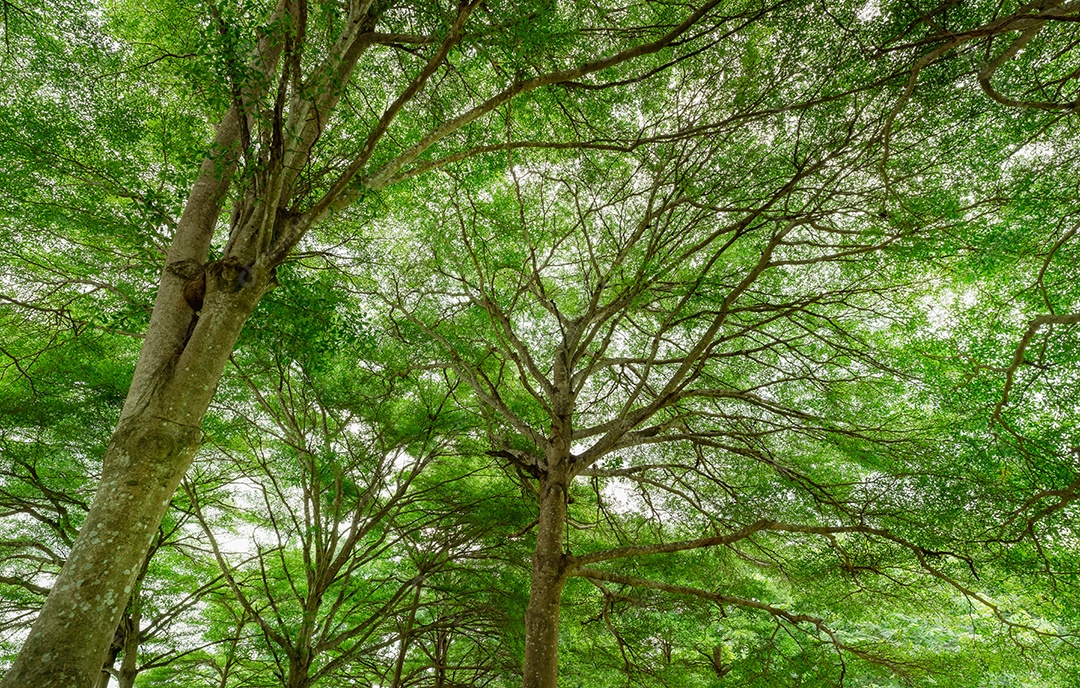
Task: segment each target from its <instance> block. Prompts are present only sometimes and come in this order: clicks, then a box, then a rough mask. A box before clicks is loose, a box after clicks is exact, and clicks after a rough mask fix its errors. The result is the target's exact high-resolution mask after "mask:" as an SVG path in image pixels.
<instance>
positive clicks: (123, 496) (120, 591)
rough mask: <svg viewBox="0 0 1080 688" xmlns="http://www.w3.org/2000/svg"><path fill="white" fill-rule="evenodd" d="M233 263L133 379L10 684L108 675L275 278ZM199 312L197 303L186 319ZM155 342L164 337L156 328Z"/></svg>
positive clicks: (75, 687) (30, 687) (89, 680)
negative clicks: (143, 574) (249, 327)
mask: <svg viewBox="0 0 1080 688" xmlns="http://www.w3.org/2000/svg"><path fill="white" fill-rule="evenodd" d="M166 272H168V268H166ZM234 272H237V271H230V270H227V269H222V270H220V271H218V272H217V274H215V275H213V276H212V277H209V278H208V279H209V282H210V283H209V284H208V293H207V295H206V304H205V307H204V308H203V311H202V314H201V315H200V316H199V317H198V319H197V321H196V323H197V324H196V326H195V327H194V329H193V330H192V334H191V336H190V339H189V340H188V341H187V342H186V343H185V342H183V341H175V340H174V341H172V342H169V343H168V345H169V346H171V347H173V349H172V357H171V358H170V359H169V360H167V361H166V362H165V364H164V365H162V366H161V367H160V368H159V369H158V370H157V371H156V374H155V375H143V376H141V378H139V377H137V381H138V382H139V384H138V385H136V384H133V385H132V388H131V390H130V391H129V393H128V402H127V405H126V406H125V409H124V411H125V412H124V414H123V415H122V416H121V419H120V422H119V424H118V426H117V429H116V432H115V434H114V435H113V437H112V440H111V441H110V442H109V446H108V448H107V449H106V453H105V460H104V465H103V470H102V479H101V483H100V484H99V485H98V489H97V493H96V494H95V496H94V501H93V504H92V506H91V508H90V512H89V515H88V516H87V519H86V523H85V524H84V525H83V527H82V530H81V531H80V532H79V536H78V538H77V539H76V541H75V545H74V546H73V547H72V551H71V556H70V557H68V560H67V563H66V564H65V566H64V568H63V569H62V570H61V571H60V575H59V576H58V577H57V579H56V583H55V584H54V586H53V589H52V593H51V594H50V595H49V597H48V598H47V599H46V601H45V606H44V607H43V608H42V610H41V614H40V615H39V616H38V619H37V621H36V622H35V624H34V627H33V628H32V629H31V631H30V635H29V637H28V638H27V640H26V643H25V644H24V645H23V648H22V651H21V652H20V653H19V656H18V658H17V659H16V661H15V664H14V666H12V668H11V670H10V671H9V672H8V674H7V676H5V678H4V681H3V683H2V684H0V685H2V686H3V688H15V687H18V688H41V687H45V686H57V687H60V686H63V687H64V688H69V687H70V688H82V687H87V688H89V686H91V685H93V683H94V681H95V679H96V678H97V676H98V675H99V674H100V672H101V668H102V665H103V664H104V661H105V659H106V652H107V650H108V647H109V644H110V643H111V641H112V638H113V633H114V631H115V629H116V626H117V624H118V623H119V621H120V617H121V614H122V613H123V611H124V608H125V606H126V604H127V601H128V598H129V597H130V595H131V590H132V587H133V586H134V584H135V579H136V577H137V576H138V574H139V572H140V571H141V570H142V566H143V562H144V560H145V557H146V552H147V549H148V547H149V546H150V542H151V540H152V539H153V538H154V537H155V535H156V534H157V529H158V526H159V525H160V523H161V519H162V517H163V516H164V514H165V509H166V508H167V507H168V505H169V501H170V499H171V498H172V495H173V492H175V491H176V488H177V486H178V485H179V483H180V479H181V477H183V475H184V473H185V471H187V468H188V466H189V465H190V463H191V460H192V458H194V456H195V452H196V450H197V449H198V447H199V441H200V435H201V431H200V427H201V425H202V420H203V415H204V414H205V413H206V409H207V407H208V406H209V403H210V399H211V398H212V396H213V394H214V391H215V389H216V388H217V384H218V380H219V379H220V377H221V373H222V370H223V369H224V366H225V363H226V361H228V358H229V355H230V353H231V352H232V349H233V346H234V345H235V344H236V340H237V338H238V336H239V334H240V330H241V328H242V327H243V324H244V322H245V321H246V320H247V318H248V316H250V314H251V312H252V311H253V310H254V308H255V305H256V304H257V303H258V301H259V299H260V298H261V297H262V295H263V293H264V291H265V289H266V287H267V285H268V283H269V276H268V275H266V274H258V272H257V271H256V273H254V274H252V275H248V276H245V277H243V278H242V279H241V275H240V274H239V273H238V272H237V274H233V273H234ZM240 282H247V284H246V285H242V284H240ZM194 317H195V316H194V314H193V313H192V312H191V310H190V309H189V310H188V311H187V314H186V318H187V320H188V321H189V322H191V321H192V319H193V318H194ZM150 345H154V348H155V349H158V348H159V347H161V346H162V342H160V341H150V335H148V340H147V343H146V345H144V347H145V346H150ZM158 350H159V349H158ZM76 638H77V639H79V642H72V639H76Z"/></svg>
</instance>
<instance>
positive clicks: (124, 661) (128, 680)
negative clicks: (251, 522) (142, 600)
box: [116, 591, 142, 688]
mask: <svg viewBox="0 0 1080 688" xmlns="http://www.w3.org/2000/svg"><path fill="white" fill-rule="evenodd" d="M135 594H136V595H138V591H136V593H135ZM135 600H136V601H138V598H137V597H136V598H135ZM124 624H125V629H124V655H123V657H122V658H121V659H120V671H118V672H117V674H116V683H117V685H118V688H135V677H136V676H138V675H139V643H140V642H141V641H142V638H141V637H140V633H139V627H140V626H142V614H141V613H140V612H139V609H138V607H136V608H135V609H133V610H132V611H131V614H130V615H129V616H128V617H127V618H126V619H124Z"/></svg>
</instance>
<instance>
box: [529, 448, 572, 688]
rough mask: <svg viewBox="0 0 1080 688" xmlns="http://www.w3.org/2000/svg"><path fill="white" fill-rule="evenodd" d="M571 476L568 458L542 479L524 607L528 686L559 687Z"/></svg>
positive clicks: (552, 468)
mask: <svg viewBox="0 0 1080 688" xmlns="http://www.w3.org/2000/svg"><path fill="white" fill-rule="evenodd" d="M568 480H569V476H568V473H567V467H566V463H565V460H559V461H558V463H556V464H555V465H553V466H550V468H549V470H548V472H547V475H545V476H544V477H543V478H542V479H541V481H540V517H539V522H538V523H537V530H536V549H535V550H534V551H533V561H532V587H531V589H530V591H529V606H528V608H527V609H526V611H525V666H524V675H525V681H524V685H525V688H556V686H557V685H558V680H559V608H560V605H561V603H562V591H563V585H564V584H565V583H566V557H565V556H564V554H563V544H562V538H563V529H564V528H565V527H566V495H567V485H568Z"/></svg>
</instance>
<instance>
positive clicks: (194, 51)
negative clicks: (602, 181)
mask: <svg viewBox="0 0 1080 688" xmlns="http://www.w3.org/2000/svg"><path fill="white" fill-rule="evenodd" d="M5 7H7V5H5ZM153 9H155V10H160V12H159V14H160V16H161V17H162V18H163V19H164V21H165V24H158V25H155V24H154V23H153V22H140V21H135V20H133V19H132V18H131V17H130V15H128V14H127V13H129V12H130V11H131V8H128V7H125V6H122V5H118V6H116V7H115V9H114V10H113V12H111V13H107V14H103V12H102V11H101V10H100V9H99V8H97V7H96V6H93V5H89V4H87V5H80V4H78V3H75V4H74V5H73V6H72V7H70V8H68V9H67V11H64V12H60V11H59V10H58V9H56V8H51V11H50V13H49V15H47V16H44V17H38V16H32V17H29V18H21V15H20V14H19V13H18V12H15V13H13V14H10V15H8V19H9V23H8V25H7V27H6V29H7V35H8V36H14V37H15V38H16V40H14V41H13V42H12V46H13V47H12V51H13V54H14V57H13V58H12V60H13V61H14V62H16V63H17V67H18V68H19V71H20V73H21V72H23V70H25V71H26V75H25V78H22V79H20V80H19V81H9V82H8V84H7V95H6V97H5V108H6V115H5V133H4V136H5V139H9V140H10V141H11V142H12V143H10V144H8V145H9V147H10V148H11V149H12V151H13V153H14V155H13V156H12V160H16V159H17V160H19V161H20V162H19V163H17V164H15V165H14V169H16V170H17V171H19V172H22V171H23V170H31V169H32V170H33V171H30V172H28V173H26V174H23V175H22V176H20V175H16V176H20V179H19V181H20V182H21V183H19V184H16V185H13V186H12V187H11V188H13V189H15V190H16V193H17V194H18V195H19V196H20V197H19V199H18V203H19V205H20V206H27V205H34V204H36V205H37V206H38V207H47V208H49V209H50V211H49V213H47V214H42V215H39V216H38V219H39V220H41V222H37V223H34V224H35V230H36V229H37V228H38V227H40V226H42V225H46V226H48V227H49V229H50V231H53V232H54V233H55V234H56V235H58V236H59V237H61V238H62V240H63V241H68V242H72V241H73V240H76V237H79V236H80V235H81V234H82V233H84V232H85V230H83V229H81V228H79V229H71V228H68V227H65V226H63V225H58V224H56V223H55V221H56V220H57V219H63V220H66V219H71V218H72V217H75V218H76V219H78V220H82V219H83V218H81V217H78V216H79V215H80V213H81V210H80V209H81V208H85V207H87V206H88V204H89V203H90V196H88V195H84V194H83V193H82V192H83V191H84V190H89V191H90V193H93V194H97V195H98V196H100V197H102V198H103V200H105V201H106V203H107V206H106V207H108V208H110V209H111V208H117V209H122V208H124V207H125V203H124V202H122V201H121V200H120V199H131V200H132V201H133V202H134V203H135V205H137V206H140V205H141V206H142V207H143V208H146V209H148V211H152V212H148V213H147V214H148V215H150V216H154V217H155V219H154V220H153V221H152V222H149V223H147V224H148V226H146V228H145V229H144V230H143V232H142V235H141V236H139V237H132V235H131V233H130V232H125V237H126V238H128V239H130V243H133V244H138V243H142V244H143V245H144V246H146V247H147V249H148V252H149V253H150V254H151V255H153V254H154V252H155V250H160V249H161V248H165V246H167V249H166V250H165V252H164V261H163V262H164V265H163V267H161V268H160V271H159V277H158V279H157V284H156V291H155V293H154V296H153V308H152V314H151V316H150V320H149V323H148V324H147V326H146V334H145V337H144V338H143V342H142V348H141V351H140V354H139V360H138V363H137V365H136V367H135V371H134V373H133V378H132V382H131V386H130V389H129V391H128V395H127V398H126V400H125V403H124V408H123V411H122V413H121V416H120V420H119V422H118V424H117V427H116V431H115V433H114V434H113V436H112V439H111V440H110V442H109V446H108V449H107V450H106V452H105V457H104V460H103V470H102V479H101V481H100V483H99V485H98V488H97V493H96V496H95V499H94V501H93V503H92V506H91V509H90V512H89V514H88V517H87V520H86V523H85V525H84V526H83V528H82V530H81V531H80V534H79V537H78V539H77V540H76V542H75V544H74V546H73V548H72V553H71V556H70V557H69V558H68V560H67V563H66V564H65V566H64V569H63V570H62V572H61V574H60V576H59V577H58V579H57V581H56V584H55V585H54V586H53V589H52V591H51V593H50V595H49V597H48V599H47V601H46V604H45V607H44V608H43V610H42V613H41V614H40V616H39V617H38V620H37V622H36V623H35V625H34V628H33V630H32V631H31V634H30V636H29V638H28V639H27V641H26V644H25V646H24V650H23V652H22V653H21V654H20V657H19V659H18V660H17V661H16V663H15V665H14V667H13V668H12V670H11V671H10V672H9V674H8V675H7V677H6V679H5V683H4V685H6V686H15V685H39V684H65V685H80V686H86V685H89V684H90V683H91V682H92V681H93V678H94V677H95V676H96V675H97V673H98V671H99V670H100V660H101V657H102V656H103V654H104V651H105V648H106V647H107V645H108V644H109V642H110V639H111V636H112V633H113V631H114V629H115V628H116V624H117V621H118V619H119V618H120V615H121V613H122V611H123V609H124V606H125V603H126V600H127V596H128V595H129V593H130V590H131V586H132V583H133V581H134V577H135V576H136V575H137V572H138V570H139V567H140V565H141V562H142V561H143V559H144V557H145V553H146V550H147V547H148V543H149V542H150V539H151V538H152V537H153V534H154V533H155V532H156V530H157V525H158V523H159V522H160V520H161V518H162V514H163V513H164V509H165V507H166V506H167V504H168V502H169V498H170V496H171V495H172V494H173V492H174V491H175V490H176V487H177V485H178V484H179V482H180V480H181V478H182V477H183V475H184V472H185V471H186V469H187V467H188V465H189V464H190V462H191V460H192V458H193V456H194V455H195V452H196V451H197V449H198V446H199V440H200V426H201V424H202V419H203V417H204V415H205V413H206V409H207V406H208V405H209V403H210V400H211V398H212V397H213V394H214V390H215V388H216V386H217V383H218V380H219V378H220V376H221V373H222V370H223V368H224V366H225V364H226V362H227V360H228V358H229V355H230V353H231V352H232V349H233V347H234V345H235V343H236V341H237V338H238V337H239V334H240V331H241V329H242V328H243V325H244V323H245V322H246V321H247V319H248V318H249V317H250V315H251V313H252V312H253V311H254V309H255V308H256V306H257V305H258V303H259V302H260V300H261V299H262V297H263V296H264V295H265V294H266V293H267V291H268V290H270V289H271V288H273V286H274V284H275V279H276V278H275V270H276V268H277V267H278V266H279V265H280V264H281V263H282V262H283V261H284V260H286V259H287V258H288V257H289V255H290V254H291V253H292V252H293V251H294V250H296V248H297V246H299V245H300V244H301V242H302V241H304V239H305V236H306V235H307V234H308V233H309V231H310V230H311V229H312V228H313V227H316V226H320V227H325V228H326V229H325V231H326V236H327V237H328V238H329V237H332V236H333V235H334V230H333V228H334V227H340V226H341V223H342V222H344V221H345V220H347V219H355V218H357V214H356V213H354V212H353V211H351V210H350V208H351V207H352V206H354V205H355V204H357V203H361V204H366V203H368V202H369V201H368V199H371V198H374V197H375V196H376V195H377V194H378V193H379V192H380V191H381V190H382V189H385V188H386V187H388V186H390V185H392V184H394V183H396V182H398V181H399V180H401V179H404V178H408V177H411V176H414V175H417V174H420V173H422V172H424V171H425V170H427V169H430V168H431V167H437V166H441V165H443V164H446V163H449V162H451V161H456V160H460V159H462V158H467V157H470V156H474V155H479V154H484V153H487V152H490V151H492V150H498V149H507V148H512V147H519V146H532V145H543V144H544V142H553V143H554V145H559V146H562V145H571V146H573V145H580V144H581V143H582V142H590V141H591V142H594V143H596V145H604V146H610V145H618V143H619V141H620V140H621V139H626V140H625V141H624V143H623V144H622V145H632V144H633V142H634V140H635V138H636V132H633V131H631V132H630V133H629V136H625V132H626V130H627V129H629V128H630V127H627V126H625V125H624V126H623V127H621V129H622V131H604V130H598V129H596V128H595V127H596V125H597V124H601V123H603V122H605V120H606V121H609V122H610V121H613V119H612V118H611V117H600V116H598V115H600V113H603V112H605V111H609V110H608V109H609V108H611V107H612V106H613V102H612V101H615V102H617V100H618V99H617V96H616V97H612V96H610V95H609V94H615V93H618V92H620V91H625V90H627V89H633V88H643V87H644V85H643V84H644V82H645V81H646V80H647V79H648V78H649V77H650V76H651V77H653V78H657V75H658V74H663V73H664V72H666V71H669V70H673V69H676V68H680V69H681V68H683V67H684V65H686V64H689V62H688V61H691V60H695V59H700V56H701V55H702V54H703V53H704V52H707V51H709V50H710V49H711V48H713V47H714V46H716V45H717V44H718V43H719V42H721V41H722V40H723V39H724V38H725V37H727V36H731V35H737V34H740V33H742V32H745V31H747V30H748V29H747V27H748V26H752V25H753V23H754V22H755V20H756V19H758V18H759V17H761V16H762V15H763V14H764V13H766V12H767V11H768V9H769V8H768V7H767V6H759V5H756V4H753V3H748V4H747V5H745V6H732V5H728V4H726V3H720V2H719V0H708V1H706V2H701V3H698V4H694V5H690V6H687V5H684V4H679V3H674V4H667V3H646V2H641V3H635V4H633V5H630V6H626V5H622V4H616V5H613V6H610V7H606V6H603V5H597V4H595V3H583V4H581V5H579V6H576V7H575V11H574V12H563V11H560V10H559V8H557V7H555V6H554V5H551V4H550V3H544V2H541V3H536V4H521V5H519V4H514V3H503V4H499V3H488V4H484V5H481V4H480V2H479V1H475V2H466V3H461V4H458V5H443V4H441V3H436V2H432V3H414V4H410V5H409V6H408V7H405V8H399V7H395V6H392V5H387V4H383V3H379V2H374V0H354V1H350V2H347V3H344V4H341V3H318V4H312V3H308V2H306V0H282V1H281V2H279V3H278V4H277V5H276V6H274V7H269V6H266V5H263V4H260V3H237V4H221V5H219V4H209V5H207V6H205V7H201V8H199V9H197V10H195V11H194V12H191V13H189V11H188V10H187V9H186V8H183V7H177V6H173V5H168V4H163V5H161V6H160V7H155V8H153ZM16 15H17V16H18V17H20V18H16V19H15V20H12V17H13V16H16ZM73 16H75V17H85V19H82V20H77V19H73V18H72V17H73ZM165 26H167V27H168V29H167V30H166V29H165V28H164V27H165ZM20 31H21V32H25V33H24V34H22V35H21V36H20ZM27 34H29V35H27ZM147 38H148V39H149V40H144V39H147ZM123 41H129V42H130V43H128V44H125V43H124V42H123ZM136 45H137V47H135V46H136ZM72 57H74V59H71V58H72ZM187 59H190V60H191V61H192V62H191V63H190V65H189V63H187V62H185V60H187ZM151 68H157V69H160V70H161V71H162V72H164V73H167V74H168V75H169V76H170V77H173V76H176V77H179V78H182V79H187V80H189V81H188V84H189V89H190V91H191V92H193V93H194V94H198V95H199V96H202V97H203V98H204V99H205V100H204V102H207V105H208V107H207V108H206V111H207V112H208V113H209V114H210V115H211V117H212V118H213V121H216V125H215V126H214V130H213V136H212V141H211V142H210V143H209V149H208V153H207V155H206V157H205V159H203V161H202V162H201V164H199V166H198V169H197V172H195V173H194V174H192V173H191V171H184V172H181V173H180V174H179V175H177V174H174V173H173V171H172V169H171V168H165V167H163V166H162V165H161V161H162V158H161V157H158V158H157V160H156V161H155V162H152V163H150V164H145V162H144V163H136V166H135V169H123V166H122V165H118V164H116V163H114V162H110V161H109V154H108V151H109V150H110V148H111V147H110V145H109V144H110V143H111V141H110V139H112V140H116V139H119V140H121V141H123V140H124V139H125V138H126V139H127V140H128V141H130V142H132V143H133V144H136V146H137V147H138V149H139V153H138V155H137V156H136V157H140V158H143V159H150V160H153V158H154V157H155V156H154V155H153V153H154V151H153V149H152V148H151V147H150V146H148V145H147V143H148V140H149V137H147V136H146V133H145V132H146V131H147V128H144V129H142V130H140V129H138V128H136V129H135V131H134V132H131V129H130V128H129V127H128V126H126V125H125V123H124V122H125V120H124V119H123V117H124V116H125V115H124V113H125V109H124V105H123V103H124V102H125V98H126V92H127V90H128V89H127V88H125V84H124V82H123V81H122V80H121V79H119V78H117V77H118V76H119V75H124V74H127V73H130V72H131V71H133V70H135V71H138V70H146V69H151ZM87 74H96V75H99V76H106V75H107V76H109V77H111V83H108V84H107V85H106V87H105V88H98V83H99V82H100V79H99V80H87V79H86V75H87ZM564 85H566V86H569V85H574V86H577V88H576V90H570V91H568V90H567V89H566V86H564ZM154 91H155V89H154V88H149V87H143V88H139V89H138V91H137V99H138V100H140V101H141V105H142V107H143V108H144V111H145V110H149V109H152V107H150V106H149V105H148V103H153V99H154V97H155V94H154ZM57 93H59V94H62V96H61V98H60V99H59V101H57V99H56V98H55V97H54V94H57ZM81 94H86V95H87V96H88V97H87V98H86V99H85V102H89V103H93V104H95V105H96V104H103V103H109V104H108V105H107V107H106V109H107V111H108V114H106V113H105V112H93V113H90V114H89V117H86V116H85V115H84V113H83V112H82V110H81V108H82V102H81V101H80V95H81ZM40 103H43V104H46V105H47V106H49V107H46V108H45V109H44V110H43V112H48V113H49V116H43V115H42V114H39V115H38V116H37V117H36V124H35V126H34V127H33V128H31V129H30V130H29V131H27V130H25V129H24V127H23V126H22V125H21V124H19V123H18V122H20V120H21V118H22V117H24V116H27V115H28V114H29V112H30V111H31V110H33V109H34V108H35V106H36V105H37V104H40ZM31 104H32V105H31ZM597 104H600V105H601V106H602V107H600V108H599V109H597V108H596V105H597ZM110 116H111V117H113V118H114V119H112V120H108V117H110ZM496 116H499V118H500V119H499V120H496V119H495V117H496ZM507 117H509V118H511V119H517V118H522V119H523V120H525V121H529V122H530V123H531V124H532V126H529V127H528V128H527V129H522V130H521V133H520V134H519V135H516V136H514V137H513V138H512V139H511V140H509V141H508V140H507V139H506V137H505V136H502V135H501V132H502V128H503V124H504V122H505V118H507ZM500 120H501V121H500ZM493 121H500V126H499V127H492V126H491V124H492V122H493ZM614 121H617V120H614ZM143 124H146V125H148V124H149V122H144V123H143ZM102 125H103V126H102ZM158 128H160V129H161V130H162V131H163V132H164V134H165V141H164V146H163V147H162V152H163V153H164V152H168V151H169V149H170V147H171V145H170V141H169V140H168V139H169V134H170V133H171V132H170V131H169V129H168V125H167V124H166V125H164V126H160V127H158ZM493 131H495V132H499V134H500V135H499V136H493ZM53 132H55V133H53ZM132 134H133V135H132ZM597 139H598V141H596V140H597ZM76 140H77V141H78V145H73V146H72V147H71V148H64V147H63V146H64V142H66V141H71V142H74V141H76ZM613 141H614V143H613ZM190 142H191V139H190V138H187V137H185V140H184V141H183V142H182V143H183V144H190ZM58 143H59V146H58V145H57V144H58ZM186 157H187V158H188V159H190V157H191V156H190V150H189V151H188V154H187V156H186ZM132 162H135V161H132ZM42 170H48V171H47V172H45V173H44V174H45V175H46V176H49V177H50V178H53V179H58V180H62V181H63V183H64V184H65V186H64V187H62V188H61V187H56V186H50V185H44V186H42V185H40V184H38V185H35V184H34V183H33V182H28V181H27V180H29V179H31V178H32V177H33V176H34V175H35V174H37V175H41V174H42V173H43V172H42ZM155 170H157V172H156V173H155ZM147 178H149V179H151V180H152V181H150V182H149V183H148V182H147V181H146V179H147ZM155 182H156V183H155ZM184 182H187V183H190V191H189V192H186V193H185V192H183V191H180V188H181V187H180V184H181V183H184ZM178 193H179V197H180V198H182V199H183V203H182V205H183V210H182V212H181V213H179V215H178V216H176V215H173V214H172V213H171V208H170V206H171V205H172V204H173V203H172V202H170V201H166V202H165V203H162V202H161V195H162V194H163V195H164V196H165V197H166V198H176V197H177V194H178ZM62 196H73V197H74V198H66V199H62V198H61V197H62ZM226 205H229V206H231V210H230V211H229V212H228V214H227V218H225V217H223V214H222V213H223V210H224V209H225V207H226ZM73 206H74V208H75V209H76V210H74V211H71V210H68V209H70V208H72V207H73ZM57 207H60V208H63V209H64V210H62V211H60V212H58V213H55V212H53V209H55V208H57ZM223 220H224V221H223ZM85 226H86V225H85V224H81V227H85ZM321 231H322V230H320V233H321ZM23 236H25V235H23ZM20 238H22V237H20ZM309 241H313V242H316V243H317V242H318V241H319V240H318V239H314V238H312V239H309ZM20 243H25V241H21V242H20ZM159 255H160V254H159ZM153 262H158V261H156V260H155V261H152V262H151V264H152V263H153ZM159 265H160V263H159ZM139 286H140V290H141V291H142V293H143V294H145V293H146V292H147V291H148V290H147V289H146V287H147V286H148V285H146V284H145V283H143V284H141V285H139ZM19 296H21V293H18V292H17V293H16V294H14V295H12V296H11V298H12V299H13V300H15V301H20V302H21V301H23V299H20V298H18V297H19ZM125 296H127V294H125ZM139 300H140V299H136V301H137V302H138V301H139ZM142 305H143V306H144V307H145V306H149V303H148V302H146V301H143V302H142ZM37 307H38V308H40V307H42V305H41V304H38V305H37ZM73 638H77V639H78V640H77V641H75V640H73Z"/></svg>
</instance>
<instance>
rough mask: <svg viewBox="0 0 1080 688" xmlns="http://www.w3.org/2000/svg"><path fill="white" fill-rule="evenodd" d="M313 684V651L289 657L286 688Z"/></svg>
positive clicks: (305, 686) (305, 687) (302, 687)
mask: <svg viewBox="0 0 1080 688" xmlns="http://www.w3.org/2000/svg"><path fill="white" fill-rule="evenodd" d="M310 684H311V653H309V652H305V653H303V654H302V655H300V656H296V657H291V658H290V659H289V677H288V679H287V681H286V683H285V686H286V688H307V687H308V685H310Z"/></svg>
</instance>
